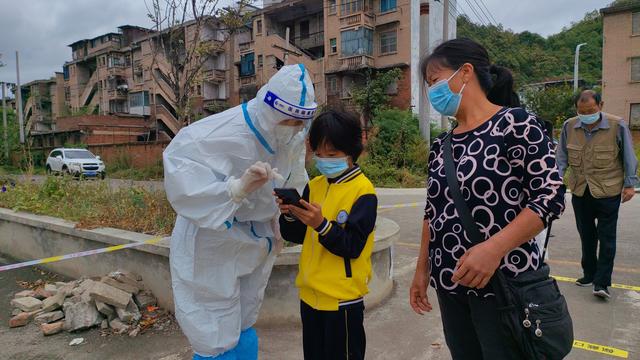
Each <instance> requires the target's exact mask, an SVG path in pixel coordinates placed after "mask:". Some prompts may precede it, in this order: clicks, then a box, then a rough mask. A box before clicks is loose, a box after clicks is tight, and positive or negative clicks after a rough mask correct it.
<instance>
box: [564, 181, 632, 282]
mask: <svg viewBox="0 0 640 360" xmlns="http://www.w3.org/2000/svg"><path fill="white" fill-rule="evenodd" d="M620 201H621V195H618V196H614V197H610V198H604V199H596V198H594V197H593V196H591V192H590V191H589V188H588V187H587V189H586V190H585V192H584V195H583V196H576V195H573V196H572V198H571V203H572V204H573V211H574V213H575V217H576V225H577V227H578V232H579V233H580V240H581V241H582V270H583V272H584V277H585V278H586V279H587V280H593V284H594V285H598V286H611V273H612V272H613V261H614V258H615V256H616V230H617V228H618V210H619V209H620ZM598 240H599V241H600V251H599V253H598V255H597V256H596V253H597V252H598V251H597V250H598Z"/></svg>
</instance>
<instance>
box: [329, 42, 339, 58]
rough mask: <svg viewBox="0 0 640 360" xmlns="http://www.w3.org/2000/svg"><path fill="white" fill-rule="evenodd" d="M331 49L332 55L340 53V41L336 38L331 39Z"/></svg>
mask: <svg viewBox="0 0 640 360" xmlns="http://www.w3.org/2000/svg"><path fill="white" fill-rule="evenodd" d="M329 47H330V48H331V49H330V50H331V53H332V54H335V53H337V52H338V41H337V40H336V38H333V39H329Z"/></svg>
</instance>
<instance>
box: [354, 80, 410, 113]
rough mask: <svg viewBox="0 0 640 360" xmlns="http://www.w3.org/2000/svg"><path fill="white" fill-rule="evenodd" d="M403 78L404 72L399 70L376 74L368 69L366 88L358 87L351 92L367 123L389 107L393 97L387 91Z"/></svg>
mask: <svg viewBox="0 0 640 360" xmlns="http://www.w3.org/2000/svg"><path fill="white" fill-rule="evenodd" d="M401 76H402V71H401V70H400V69H398V68H394V69H391V70H387V71H383V72H378V73H376V74H373V73H372V72H371V70H369V69H368V70H367V72H366V79H367V80H366V82H365V84H364V86H357V87H355V88H354V89H352V90H351V96H352V98H353V102H354V103H355V104H356V106H357V107H358V110H359V111H360V114H362V116H363V117H364V118H365V120H366V121H367V122H368V121H369V120H371V119H373V118H375V117H376V116H377V115H378V114H379V113H380V111H381V110H383V109H384V108H386V107H387V106H388V104H389V100H390V98H391V97H390V96H389V94H388V93H387V92H388V91H387V90H388V89H389V86H391V85H392V84H393V83H395V82H397V81H398V80H399V79H400V77H401Z"/></svg>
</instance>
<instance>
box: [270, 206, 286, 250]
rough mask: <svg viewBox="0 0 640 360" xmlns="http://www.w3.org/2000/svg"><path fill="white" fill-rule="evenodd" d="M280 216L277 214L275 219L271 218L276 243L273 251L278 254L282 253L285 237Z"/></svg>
mask: <svg viewBox="0 0 640 360" xmlns="http://www.w3.org/2000/svg"><path fill="white" fill-rule="evenodd" d="M279 219H280V216H276V217H274V218H273V219H271V229H272V230H273V238H274V242H275V243H274V244H273V251H274V252H275V254H276V255H278V254H280V251H282V248H283V247H284V239H282V234H280V221H279Z"/></svg>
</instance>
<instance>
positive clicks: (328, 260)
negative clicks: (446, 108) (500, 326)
mask: <svg viewBox="0 0 640 360" xmlns="http://www.w3.org/2000/svg"><path fill="white" fill-rule="evenodd" d="M309 144H310V147H311V149H312V150H313V153H314V160H315V163H316V167H317V168H318V170H319V171H320V172H321V173H322V176H318V177H316V178H314V179H313V180H311V181H310V182H309V184H308V185H307V186H306V187H305V189H304V192H303V194H302V200H301V201H300V204H301V207H298V206H295V205H285V204H283V203H282V201H281V200H280V199H278V200H277V201H278V203H279V205H280V210H281V212H282V215H281V216H280V232H281V234H282V237H283V238H284V239H285V240H287V241H290V242H294V243H298V244H302V254H301V256H300V271H299V273H298V276H297V278H296V286H297V287H298V288H299V289H300V315H301V317H302V333H303V334H302V335H303V348H304V358H305V359H306V360H314V359H318V360H340V359H350V360H353V359H364V354H365V347H366V339H365V331H364V324H363V322H364V302H363V297H364V295H365V294H367V293H368V291H369V290H368V287H367V283H368V282H369V279H370V277H371V251H372V249H373V238H374V231H373V230H374V227H375V222H376V216H377V206H378V200H377V197H376V194H375V190H374V187H373V185H372V184H371V182H370V181H369V179H367V177H366V176H365V175H364V174H363V173H362V170H360V167H359V166H358V165H357V164H356V163H355V162H356V161H357V159H358V157H359V156H360V154H361V153H362V148H363V145H362V128H361V126H360V120H359V119H358V118H357V117H355V116H353V115H351V114H348V113H344V112H337V111H332V110H329V111H326V112H324V113H323V114H321V115H319V116H318V117H317V118H316V120H314V122H313V124H312V125H311V129H310V131H309Z"/></svg>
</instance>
